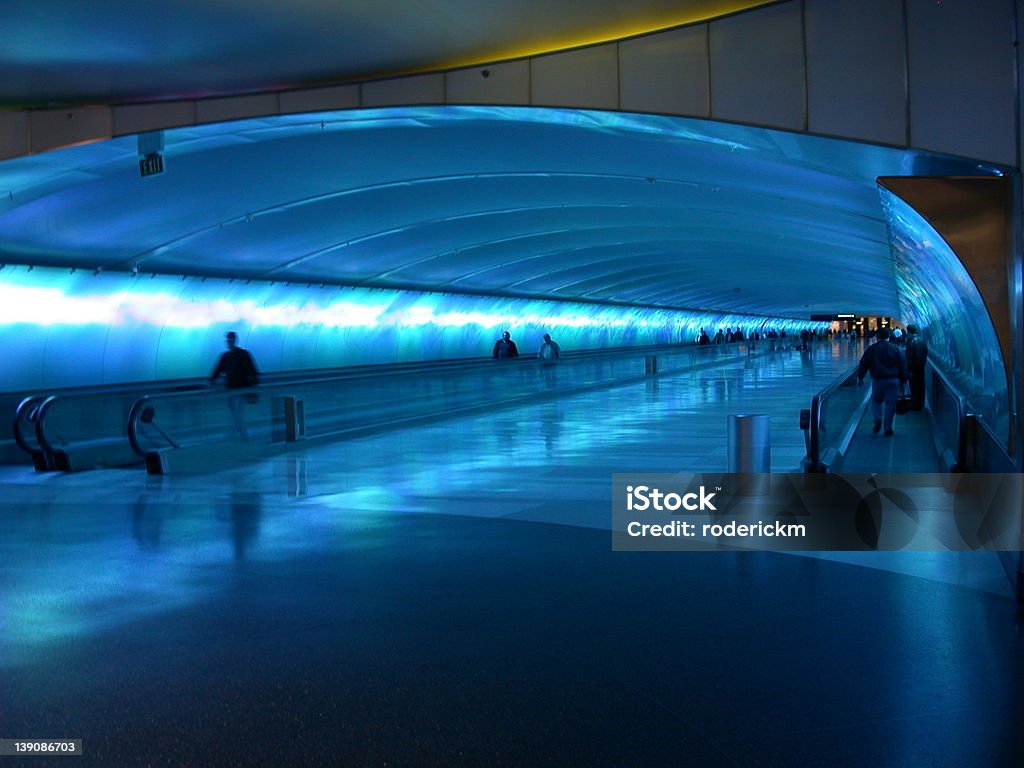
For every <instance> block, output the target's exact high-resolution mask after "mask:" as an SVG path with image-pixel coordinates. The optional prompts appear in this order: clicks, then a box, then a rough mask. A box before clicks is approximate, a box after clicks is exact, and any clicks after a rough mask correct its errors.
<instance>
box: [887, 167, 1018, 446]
mask: <svg viewBox="0 0 1024 768" xmlns="http://www.w3.org/2000/svg"><path fill="white" fill-rule="evenodd" d="M879 193H880V194H881V197H882V207H883V209H884V211H885V215H886V220H887V224H888V228H889V242H890V244H891V248H892V255H893V265H894V269H895V273H896V287H897V290H898V292H899V302H900V310H901V319H902V320H903V322H904V323H916V324H917V325H918V326H919V327H920V328H921V332H922V334H923V335H924V337H925V339H926V340H927V342H928V350H929V356H930V358H931V359H932V360H933V361H934V362H935V363H936V364H937V365H938V366H939V367H940V368H941V369H942V371H943V373H945V374H946V375H947V376H949V377H950V379H952V380H953V382H954V383H955V384H956V385H957V386H958V387H959V388H960V391H961V392H962V393H963V394H964V395H965V396H966V397H967V401H968V403H970V405H971V407H972V408H973V409H974V410H975V411H976V412H977V413H979V414H981V415H982V416H984V418H985V420H986V421H987V422H988V423H989V424H990V425H991V426H992V427H993V428H994V429H995V430H996V434H1000V435H1004V436H1005V435H1006V434H1007V430H1008V406H1009V400H1008V393H1007V382H1006V369H1005V368H1004V367H1003V355H1002V352H1001V351H1000V348H999V340H998V338H997V337H996V331H995V327H994V326H993V325H992V319H991V318H990V317H989V314H988V309H987V308H986V307H985V302H984V300H983V299H982V297H981V294H980V293H979V291H978V288H977V286H976V285H975V284H974V281H973V280H972V279H971V277H970V275H969V274H968V273H967V270H966V269H965V268H964V266H963V264H962V263H961V262H960V259H958V258H957V256H956V254H955V253H954V252H953V250H952V249H951V248H950V247H949V245H948V244H947V243H946V241H945V240H944V239H943V238H942V236H941V235H939V233H938V232H936V231H935V229H934V228H933V227H932V226H931V224H929V223H928V222H927V221H926V220H925V219H924V217H922V216H921V215H920V214H919V213H918V212H917V211H915V210H914V209H913V208H912V207H911V206H909V205H908V204H907V203H906V202H905V201H903V200H902V199H900V198H899V197H898V196H896V195H894V194H893V193H892V192H890V191H889V190H887V189H884V188H882V187H879Z"/></svg>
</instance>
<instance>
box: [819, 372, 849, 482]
mask: <svg viewBox="0 0 1024 768" xmlns="http://www.w3.org/2000/svg"><path fill="white" fill-rule="evenodd" d="M859 367H860V366H857V365H855V366H853V367H852V368H850V369H849V370H847V371H846V372H845V373H842V374H840V376H839V377H838V378H836V379H835V380H834V381H833V382H832V383H831V384H829V385H828V386H827V387H825V388H824V389H822V390H821V391H820V392H818V394H816V395H815V396H814V397H813V398H811V414H810V416H811V418H810V424H809V426H808V434H809V436H810V443H809V445H808V449H807V461H808V467H807V468H808V471H809V472H821V471H822V464H821V436H820V434H819V425H820V424H821V407H822V404H823V403H824V402H825V401H826V400H827V399H828V398H829V397H830V396H831V395H832V393H834V392H835V391H836V390H838V389H840V388H841V387H842V386H843V385H844V384H846V382H848V381H849V380H850V379H852V378H854V377H856V376H857V371H858V369H859Z"/></svg>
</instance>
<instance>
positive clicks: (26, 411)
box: [12, 395, 46, 456]
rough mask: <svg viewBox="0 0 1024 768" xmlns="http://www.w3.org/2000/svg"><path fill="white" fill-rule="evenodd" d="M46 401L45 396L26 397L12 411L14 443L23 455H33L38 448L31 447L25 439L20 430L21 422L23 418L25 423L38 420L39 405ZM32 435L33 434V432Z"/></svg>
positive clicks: (36, 446) (37, 446)
mask: <svg viewBox="0 0 1024 768" xmlns="http://www.w3.org/2000/svg"><path fill="white" fill-rule="evenodd" d="M45 399H46V397H45V396H42V397H41V396H39V395H31V396H30V397H26V398H25V399H24V400H22V401H21V402H20V403H18V407H17V408H15V409H14V424H13V426H12V431H13V432H14V442H15V443H17V445H18V447H19V448H21V450H23V451H24V452H25V453H27V454H29V455H30V456H31V455H33V454H34V453H35V452H36V451H37V450H38V449H39V448H40V446H39V445H38V444H37V445H34V446H33V445H31V444H30V443H29V442H28V440H27V439H26V438H25V433H24V432H23V431H22V429H21V422H22V419H23V418H24V420H25V421H27V422H31V423H33V424H34V423H35V422H36V420H37V419H38V418H39V404H40V403H42V402H43V401H44V400H45ZM33 434H34V432H33Z"/></svg>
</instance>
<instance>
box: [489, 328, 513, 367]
mask: <svg viewBox="0 0 1024 768" xmlns="http://www.w3.org/2000/svg"><path fill="white" fill-rule="evenodd" d="M493 355H494V359H495V360H511V359H512V358H515V357H519V347H517V346H516V343H515V342H514V341H512V334H511V333H509V332H508V331H505V332H504V333H503V334H501V338H500V339H498V340H497V341H496V342H494V352H493Z"/></svg>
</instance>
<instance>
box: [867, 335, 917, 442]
mask: <svg viewBox="0 0 1024 768" xmlns="http://www.w3.org/2000/svg"><path fill="white" fill-rule="evenodd" d="M869 372H870V373H871V413H872V415H873V416H874V419H875V425H874V428H873V429H872V430H871V431H872V432H878V431H879V430H880V429H881V428H882V426H883V413H882V411H883V409H882V406H883V404H884V405H885V409H884V410H885V414H884V425H885V436H886V437H892V434H893V431H892V419H893V416H895V415H896V398H897V397H899V394H900V388H901V387H902V386H903V382H905V381H906V380H907V362H906V360H905V359H904V358H903V350H901V349H899V348H897V347H896V346H895V345H894V344H892V343H891V342H890V341H889V329H888V328H881V329H879V331H878V341H876V342H875V343H874V344H872V345H871V346H870V347H868V348H867V350H865V352H864V355H863V356H862V357H861V359H860V366H859V367H858V369H857V380H858V381H864V377H865V376H866V375H867V374H868V373H869Z"/></svg>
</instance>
